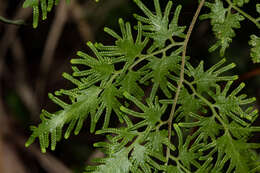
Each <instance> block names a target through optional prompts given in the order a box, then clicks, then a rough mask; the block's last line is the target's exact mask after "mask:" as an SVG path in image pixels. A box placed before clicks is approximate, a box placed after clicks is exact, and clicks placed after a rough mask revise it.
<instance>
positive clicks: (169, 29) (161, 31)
mask: <svg viewBox="0 0 260 173" xmlns="http://www.w3.org/2000/svg"><path fill="white" fill-rule="evenodd" d="M134 2H135V3H136V4H137V5H138V7H139V8H140V9H141V10H142V11H143V12H144V14H145V15H146V16H147V18H145V17H142V16H140V15H137V14H134V16H135V18H136V19H137V20H138V21H141V22H142V23H144V24H145V25H144V26H143V30H144V35H145V36H147V37H149V38H151V39H153V41H154V42H153V45H152V46H151V47H150V48H149V50H148V52H152V51H153V50H155V49H156V48H162V47H164V46H165V43H166V41H167V40H171V39H172V37H180V38H184V37H185V34H184V33H183V32H184V30H185V26H178V19H179V15H180V11H181V6H178V7H177V8H176V10H175V13H174V16H173V19H172V20H171V21H169V15H170V11H171V7H172V1H169V2H168V3H167V5H166V7H165V12H164V14H162V11H161V7H160V3H159V0H154V6H155V11H156V13H155V14H154V13H153V12H151V11H150V10H149V9H148V8H147V7H146V6H145V5H144V4H143V3H142V1H141V0H134Z"/></svg>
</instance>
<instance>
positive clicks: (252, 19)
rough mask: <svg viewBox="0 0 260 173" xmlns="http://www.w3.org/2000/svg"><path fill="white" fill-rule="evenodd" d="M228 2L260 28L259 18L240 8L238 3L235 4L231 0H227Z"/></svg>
mask: <svg viewBox="0 0 260 173" xmlns="http://www.w3.org/2000/svg"><path fill="white" fill-rule="evenodd" d="M227 3H228V4H229V5H230V6H231V7H232V8H233V9H235V10H236V11H237V12H239V13H240V14H242V15H243V16H244V17H246V18H247V19H249V20H250V21H251V22H253V23H254V24H255V25H256V26H257V28H258V29H260V23H258V21H257V19H255V18H253V17H252V16H250V15H249V14H247V13H246V12H244V11H243V10H241V9H240V8H238V7H237V6H236V5H234V4H233V3H232V2H231V1H230V0H227Z"/></svg>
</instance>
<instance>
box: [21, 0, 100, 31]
mask: <svg viewBox="0 0 260 173" xmlns="http://www.w3.org/2000/svg"><path fill="white" fill-rule="evenodd" d="M95 1H96V2H98V0H95ZM59 2H60V0H25V1H24V3H23V8H28V7H31V8H33V27H34V28H37V27H38V23H39V16H40V15H39V13H40V10H39V9H41V13H42V20H46V19H47V14H48V12H50V11H51V10H52V9H53V6H54V5H58V4H59ZM66 3H67V4H68V3H70V0H66ZM39 6H40V7H39Z"/></svg>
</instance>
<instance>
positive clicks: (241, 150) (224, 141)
mask: <svg viewBox="0 0 260 173" xmlns="http://www.w3.org/2000/svg"><path fill="white" fill-rule="evenodd" d="M216 147H217V148H218V153H219V154H221V155H222V157H219V158H218V159H219V160H220V159H221V160H222V159H223V158H224V159H225V161H228V160H230V164H229V168H228V171H227V172H231V171H232V170H235V171H236V172H238V173H243V172H249V170H250V168H249V167H248V163H249V162H250V161H253V160H251V159H252V158H251V159H250V160H248V159H249V158H247V157H246V151H248V150H250V149H255V148H259V147H260V145H259V144H252V143H246V142H245V141H243V140H234V139H233V138H232V137H231V135H230V134H229V133H227V132H226V133H225V134H224V135H223V136H222V137H220V138H218V140H217V143H216Z"/></svg>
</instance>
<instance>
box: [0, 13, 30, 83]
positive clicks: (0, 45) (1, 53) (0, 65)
mask: <svg viewBox="0 0 260 173" xmlns="http://www.w3.org/2000/svg"><path fill="white" fill-rule="evenodd" d="M30 15H31V10H30V9H28V8H26V9H24V8H20V9H19V10H17V13H16V14H15V17H14V19H17V18H20V19H24V20H25V19H26V18H28V17H29V16H30ZM17 30H18V27H17V26H14V25H7V28H6V30H5V33H4V36H3V37H2V40H1V41H0V78H1V75H2V71H3V69H4V57H5V55H6V53H7V50H8V48H9V47H10V45H11V44H12V43H13V42H14V41H15V38H16V33H17Z"/></svg>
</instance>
